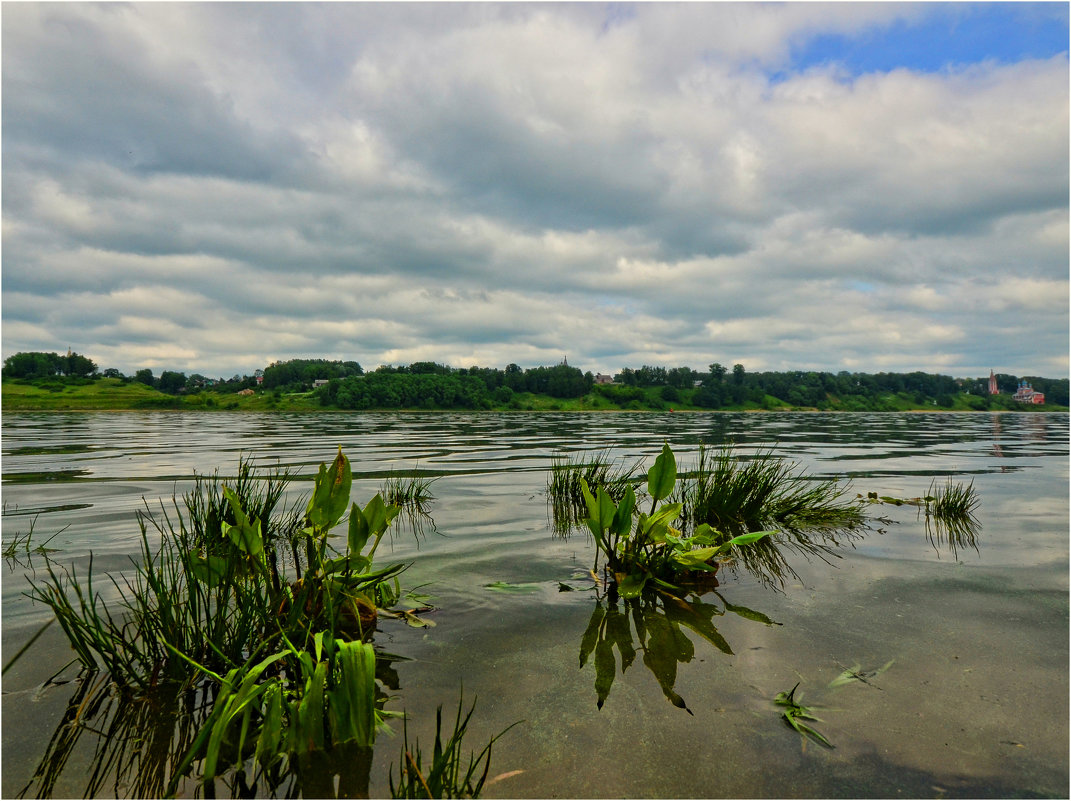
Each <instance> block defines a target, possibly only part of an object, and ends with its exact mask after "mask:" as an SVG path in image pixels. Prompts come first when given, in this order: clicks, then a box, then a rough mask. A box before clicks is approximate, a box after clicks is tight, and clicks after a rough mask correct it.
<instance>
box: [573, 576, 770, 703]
mask: <svg viewBox="0 0 1071 801" xmlns="http://www.w3.org/2000/svg"><path fill="white" fill-rule="evenodd" d="M704 585H705V586H704V587H702V588H696V590H695V591H693V592H690V593H688V594H687V595H686V596H685V597H681V596H678V595H675V594H673V593H670V592H667V591H665V590H663V589H661V588H653V587H651V588H647V589H645V590H644V592H643V593H641V594H640V595H639V596H638V597H635V598H621V597H620V596H619V594H618V592H617V586H616V584H615V583H614V582H610V583H609V585H608V587H607V591H606V593H605V594H604V595H603V594H601V593H597V595H596V601H595V608H594V610H592V613H591V618H590V619H589V620H588V626H587V629H586V630H585V631H584V634H583V636H582V637H581V640H580V667H581V668H583V667H584V666H585V665H586V664H587V662H588V660H589V659H591V658H592V657H594V658H593V661H594V664H595V693H596V695H597V701H596V704H597V706H598V707H599V709H602V705H603V703H605V701H606V699H607V697H608V696H609V694H610V688H611V686H612V685H613V683H614V678H615V677H616V675H617V668H618V660H620V668H621V674H622V675H624V673H625V671H626V670H628V668H629V667H630V666H632V664H633V663H634V662H635V661H636V657H637V656H641V661H642V663H643V665H644V667H646V668H647V669H648V670H649V671H651V673H653V674H654V677H655V679H656V680H657V681H658V685H659V687H661V688H662V693H663V695H665V696H666V698H667V699H668V700H669V702H670V703H672V704H673V705H674V706H676V707H679V708H680V709H683V710H685V711H686V712H688V714H692V711H691V710H690V709H688V706H687V704H686V703H685V701H684V699H683V698H682V697H681V696H680V695H679V694H678V693H677V691H676V689H675V685H676V683H677V667H678V665H681V664H685V663H687V662H691V661H692V659H693V658H694V657H695V645H694V644H693V642H692V639H691V638H690V637H689V636H688V635H687V634H686V633H685V631H684V630H685V629H687V630H689V631H691V632H692V633H693V634H695V635H697V636H698V637H699V638H700V639H702V640H705V641H706V642H707V643H709V644H710V645H712V646H714V647H715V648H716V649H718V650H719V651H721V652H722V653H724V654H729V655H732V653H733V650H732V648H731V647H730V646H729V643H728V642H726V640H725V638H724V637H723V636H722V635H721V633H720V632H719V631H718V629H717V627H716V626H715V625H714V618H716V617H721V616H723V615H725V614H726V613H727V612H729V613H732V614H736V615H739V616H741V617H744V618H747V619H748V620H753V621H756V622H758V623H764V624H766V625H767V626H779V625H781V624H780V623H777V622H776V621H773V620H771V619H770V618H768V617H767V616H766V615H764V614H762V613H761V612H756V611H754V610H752V609H748V608H747V607H744V606H737V605H734V604H731V603H729V602H728V601H726V600H725V598H724V597H723V596H722V594H721V593H720V592H718V591H717V590H716V589H714V588H715V587H717V585H718V582H717V579H716V578H714V577H713V576H711V577H709V578H706V579H705V582H704ZM711 595H713V596H714V597H716V598H717V600H718V601H720V602H721V603H720V605H719V604H718V603H714V602H712V599H710V598H709V597H708V596H711ZM704 597H706V598H707V600H706V601H704V600H701V599H702V598H704ZM615 649H616V651H617V657H615V656H614V650H615Z"/></svg>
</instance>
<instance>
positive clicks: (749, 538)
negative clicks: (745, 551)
mask: <svg viewBox="0 0 1071 801" xmlns="http://www.w3.org/2000/svg"><path fill="white" fill-rule="evenodd" d="M779 533H780V532H778V531H752V532H751V533H749V534H741V535H739V536H738V537H733V538H732V539H731V540H729V541H728V542H727V543H725V545H723V546H722V548H728V547H729V546H732V545H750V544H751V543H753V542H758V541H759V540H761V539H762V538H763V537H767V536H769V535H771V534H779Z"/></svg>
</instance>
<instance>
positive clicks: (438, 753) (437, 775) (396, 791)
mask: <svg viewBox="0 0 1071 801" xmlns="http://www.w3.org/2000/svg"><path fill="white" fill-rule="evenodd" d="M463 708H464V700H463V699H459V700H458V704H457V716H456V717H455V719H454V730H453V733H452V734H451V735H450V736H449V737H448V738H447V739H446V740H445V741H444V740H443V738H442V713H443V708H442V707H441V706H440V707H438V708H437V709H436V710H435V747H434V749H433V750H432V759H431V764H427V765H426V764H424V761H423V759H424V755H423V754H422V752H421V750H420V742H419V741H415V742H414V743H413V744H412V745H410V743H409V728H408V724H406V725H405V727H404V729H403V732H404V733H403V742H404V745H403V746H402V751H401V755H400V758H399V764H398V783H397V784H395V783H394V776H393V775H391V776H390V793H391V797H392V798H477V797H478V796H479V795H480V793H481V792H482V790H483V786H484V783H485V782H486V781H487V773H488V771H489V770H490V767H491V747H492V746H493V745H494V744H495V741H496V740H497V739H498V738H499V737H501V736H502V735H503V734H505V733H506V732H505V731H503V732H501V733H499V734H498V735H496V736H495V737H492V738H491V740H490V742H488V743H487V745H486V746H484V748H483V750H482V751H480V753H479V754H475V755H473V754H471V753H470V754H469V758H468V762H467V763H466V764H464V765H463V764H462V751H461V742H462V739H463V738H464V736H465V733H466V731H467V730H468V725H469V719H470V718H471V717H472V712H473V710H474V709H475V708H476V704H475V702H473V704H472V706H471V707H469V711H468V712H466V713H464V716H462V709H463ZM510 728H512V727H510ZM506 731H509V729H506ZM481 763H482V768H483V769H482V770H481V769H480V768H481Z"/></svg>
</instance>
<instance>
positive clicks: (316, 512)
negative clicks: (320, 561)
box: [305, 446, 353, 532]
mask: <svg viewBox="0 0 1071 801" xmlns="http://www.w3.org/2000/svg"><path fill="white" fill-rule="evenodd" d="M352 483H353V477H352V474H351V472H350V461H349V459H347V458H346V457H345V456H344V455H343V453H342V448H341V446H340V447H339V449H338V456H336V457H335V461H334V462H332V463H331V467H330V468H328V467H327V466H326V465H324V464H321V465H320V472H319V473H318V474H317V476H316V487H315V489H314V490H313V492H312V497H311V498H309V505H308V507H307V508H306V510H305V516H306V517H307V518H308V519H309V523H311V524H312V525H313V527H315V528H316V529H318V530H319V531H321V532H323V531H327V530H328V529H330V528H333V527H334V526H335V524H336V523H338V521H339V520H341V519H342V515H344V514H345V513H346V507H347V506H349V503H350V485H351V484H352Z"/></svg>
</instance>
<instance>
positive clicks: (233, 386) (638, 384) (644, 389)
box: [3, 353, 1068, 411]
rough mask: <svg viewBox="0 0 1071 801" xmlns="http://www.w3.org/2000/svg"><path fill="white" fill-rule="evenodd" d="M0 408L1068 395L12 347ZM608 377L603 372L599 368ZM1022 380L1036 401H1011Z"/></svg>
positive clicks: (715, 368)
mask: <svg viewBox="0 0 1071 801" xmlns="http://www.w3.org/2000/svg"><path fill="white" fill-rule="evenodd" d="M3 376H4V392H3V402H4V408H6V409H10V410H15V409H23V408H25V409H37V408H40V409H59V408H69V409H78V408H86V409H89V408H178V409H224V410H229V409H242V410H257V411H269V410H293V411H314V410H321V409H336V410H384V409H463V410H533V411H556V410H561V411H598V410H617V409H623V410H654V411H658V410H670V409H673V410H704V409H709V410H714V409H724V410H749V409H756V410H758V409H763V410H779V409H818V410H835V411H908V410H916V409H929V410H947V411H986V410H995V411H1052V410H1057V409H1065V408H1066V407H1067V404H1068V379H1066V378H1062V379H1048V378H1042V377H1036V376H1023V377H1020V376H1013V375H1006V374H998V375H997V376H996V379H997V386H998V388H999V390H1000V394H997V395H990V394H989V391H988V381H989V379H988V378H977V379H956V378H952V377H950V376H944V375H936V374H930V373H922V372H912V373H875V374H872V373H849V372H846V371H842V372H839V373H829V372H816V371H801V370H796V371H784V372H755V373H749V372H747V371H746V370H745V369H744V367H743V365H740V364H737V365H734V366H733V368H732V369H731V370H729V369H727V368H726V367H724V366H722V365H721V364H719V363H717V362H715V363H713V364H711V365H709V367H708V369H707V370H706V371H698V370H693V369H692V368H690V367H674V368H670V369H667V368H665V367H651V366H648V365H644V366H643V367H641V368H639V369H632V368H623V369H622V370H621V372H620V373H618V374H616V375H615V376H613V382H612V383H603V381H602V379H600V380H597V377H596V376H595V375H593V374H592V373H591V372H587V373H585V372H582V371H581V370H579V369H578V368H576V367H571V366H569V365H568V364H566V363H562V364H558V365H554V366H552V367H534V368H528V369H522V368H521V367H519V366H518V365H516V364H510V365H507V366H506V368H505V369H501V370H500V369H498V368H489V367H468V368H455V367H448V366H446V365H442V364H436V363H434V362H414V363H413V364H410V365H406V366H399V367H394V366H390V365H386V366H381V367H378V368H376V369H375V370H373V371H371V372H365V371H364V370H363V369H362V368H361V365H360V364H358V363H357V362H353V361H330V360H327V359H292V360H289V361H285V362H279V363H276V364H272V365H269V366H268V367H266V368H265V369H264V370H262V371H257V374H256V375H253V376H238V375H235V376H232V377H231V378H229V379H223V378H219V379H210V378H207V377H205V376H203V375H200V374H197V373H195V374H193V375H190V376H187V375H186V374H184V373H180V372H176V371H168V370H165V371H163V372H162V373H161V374H160V375H159V376H154V375H153V373H152V371H151V370H149V369H143V370H139V371H137V372H136V373H135V375H133V376H124V375H122V374H121V373H120V372H119V371H118V370H115V369H113V368H109V369H106V370H104V371H98V370H97V367H96V365H95V364H93V362H92V361H91V360H89V359H87V358H85V357H83V356H79V355H78V354H69V355H68V356H67V357H62V356H57V355H56V354H54V353H52V354H45V353H19V354H15V355H14V356H11V357H9V358H8V359H7V360H5V363H4V370H3ZM607 378H608V377H607ZM1020 380H1027V381H1029V382H1030V383H1031V385H1032V386H1033V388H1034V389H1035V390H1036V391H1038V392H1042V393H1044V394H1045V397H1046V401H1047V402H1046V403H1045V404H1043V405H1037V406H1034V405H1030V404H1023V403H1019V402H1017V401H1014V400H1013V399H1012V395H1013V394H1014V392H1015V390H1016V388H1017V385H1018V382H1019V381H1020Z"/></svg>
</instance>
